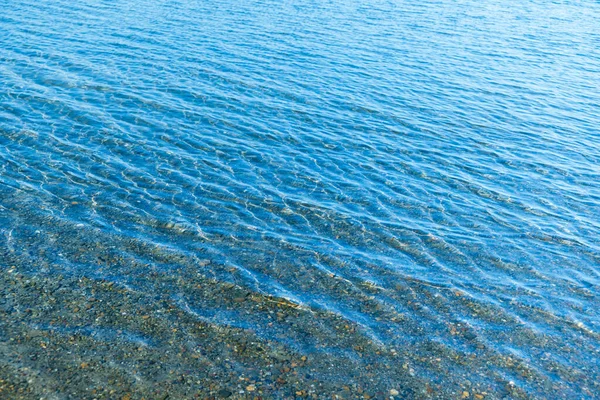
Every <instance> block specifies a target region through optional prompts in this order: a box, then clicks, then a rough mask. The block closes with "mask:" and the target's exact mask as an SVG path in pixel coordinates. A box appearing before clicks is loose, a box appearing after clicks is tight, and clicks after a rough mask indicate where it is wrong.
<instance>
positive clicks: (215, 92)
mask: <svg viewBox="0 0 600 400" xmlns="http://www.w3.org/2000/svg"><path fill="white" fill-rule="evenodd" d="M0 9H1V11H0V269H2V270H4V271H5V272H6V271H8V270H9V269H10V268H18V269H19V270H20V271H21V273H22V274H24V276H26V277H36V276H37V277H41V276H43V277H44V279H49V280H50V281H52V279H54V277H58V276H60V277H77V278H78V279H81V278H85V279H91V280H97V281H106V280H108V281H112V282H115V284H117V285H121V287H122V288H124V289H123V290H129V291H131V292H132V293H138V292H140V293H153V294H156V296H157V298H158V296H160V298H161V299H170V300H169V301H172V304H174V305H175V306H176V307H180V309H181V310H183V311H182V312H186V313H188V314H190V315H191V317H192V318H197V319H198V320H199V321H201V322H202V323H205V324H208V325H211V326H217V327H219V326H222V327H227V328H232V329H241V332H244V331H246V330H250V331H251V332H253V334H256V337H257V340H264V341H269V342H270V343H271V342H272V343H279V344H281V345H283V346H284V347H286V348H288V349H290V351H294V352H297V354H299V355H302V354H304V355H308V356H309V357H312V358H318V357H324V358H323V359H325V358H326V357H330V356H331V357H334V356H335V357H338V358H336V360H348V361H347V362H348V363H350V364H352V363H354V364H352V365H354V367H345V366H344V365H345V364H339V365H336V364H335V363H333V364H332V365H333V367H332V368H334V369H336V370H337V371H338V375H337V378H339V380H337V381H336V380H335V379H336V378H335V376H334V377H332V376H331V375H327V376H325V375H326V374H325V370H324V369H323V368H321V369H319V368H320V367H319V368H315V370H314V371H313V372H312V374H313V375H312V376H313V377H314V379H318V378H319V376H320V374H321V373H322V374H323V379H325V380H330V381H331V382H333V383H334V384H335V385H337V384H339V385H342V383H340V382H342V381H347V380H349V379H350V378H349V377H350V376H352V375H351V373H350V372H347V371H351V370H352V371H359V372H360V371H361V368H362V367H361V365H362V364H361V362H362V361H361V357H363V354H358V353H360V350H357V349H356V348H354V347H353V346H352V345H351V344H348V343H345V342H344V343H342V342H341V341H340V342H339V343H338V342H337V341H336V337H337V336H336V334H334V333H332V332H333V331H334V327H337V326H338V325H339V324H342V325H344V324H350V325H352V326H354V327H356V331H357V332H359V333H360V335H362V336H361V337H363V338H364V340H365V341H367V342H368V343H370V344H372V345H373V346H379V348H381V349H384V350H385V351H391V352H392V353H396V352H398V353H402V354H404V355H405V357H408V358H410V357H411V354H412V355H414V364H410V366H407V365H406V364H405V365H404V367H405V368H401V369H400V370H401V371H402V370H404V371H405V372H406V374H407V376H412V377H414V378H415V379H422V382H428V383H427V384H428V385H429V384H431V385H432V387H433V388H434V390H430V389H428V391H423V392H419V394H418V396H423V397H427V396H435V395H436V394H435V393H438V390H441V391H443V390H446V389H447V390H449V391H450V392H444V393H445V394H444V397H445V396H448V397H451V396H461V395H462V393H463V392H464V391H468V392H469V396H473V395H474V393H478V392H485V396H487V397H502V396H508V397H511V398H512V397H518V395H519V396H523V397H532V398H537V397H550V398H553V397H556V398H594V397H600V394H599V393H600V386H599V385H600V384H599V382H600V361H599V359H600V128H599V127H600V33H599V32H600V4H599V3H598V2H595V1H586V0H583V1H555V2H551V1H542V0H525V1H497V0H483V1H473V0H456V1H452V0H439V1H420V2H410V1H404V0H398V1H382V0H369V1H367V0H349V1H327V0H284V1H272V0H259V1H252V0H251V1H244V2H239V1H231V0H222V1H215V0H204V1H200V0H181V1H160V0H156V1H155V0H151V1H140V0H124V1H118V2H115V1H109V0H105V1H101V0H84V1H76V2H73V1H64V0H53V1H49V0H36V1H30V0H4V1H2V2H0ZM189 269H191V270H192V271H195V273H197V274H199V275H202V277H204V278H206V279H211V280H212V282H215V284H222V283H226V282H229V283H232V284H235V285H236V287H240V288H244V290H247V291H248V292H249V293H250V296H260V297H262V298H267V299H280V300H281V299H285V300H287V301H289V302H291V304H292V305H295V306H297V307H298V308H299V309H300V310H302V311H301V312H304V313H306V315H312V314H314V315H315V316H314V317H310V318H309V317H306V320H303V319H299V320H298V321H297V322H295V323H289V324H288V323H286V321H285V320H280V319H273V320H272V321H271V320H268V319H267V316H268V315H267V314H268V313H266V314H261V312H259V311H253V312H248V310H246V309H242V308H241V307H242V306H237V305H236V304H237V303H235V304H234V305H233V306H231V305H227V306H225V304H224V303H222V302H220V301H218V300H215V301H212V300H210V299H208V298H207V297H203V296H205V295H201V294H197V295H194V296H192V295H191V294H189V293H188V292H186V290H184V289H183V286H181V285H183V283H181V281H183V280H186V279H188V278H186V277H187V276H188V275H185V274H184V273H183V272H182V271H183V270H186V271H187V270H189ZM149 271H152V274H151V273H150V272H149ZM156 273H159V274H163V275H164V276H168V277H169V280H164V281H160V282H159V281H157V278H154V277H153V276H154V275H153V274H156ZM186 274H187V272H186ZM163 275H161V276H163ZM178 277H180V278H181V279H179V280H178ZM204 278H203V279H204ZM61 279H62V278H61ZM165 279H166V278H165ZM5 295H6V294H5ZM206 296H207V295H206ZM17 297H18V296H17ZM207 299H208V300H207ZM17 300H18V299H17ZM209 300H210V301H209ZM148 301H150V302H151V300H148ZM157 301H158V300H157ZM277 301H279V300H277ZM157 304H158V303H157ZM15 307H16V306H15ZM15 309H16V310H19V308H18V307H16V308H15ZM311 313H312V314H311ZM7 315H8V314H7ZM319 316H320V317H319ZM5 318H8V317H6V316H5ZM269 318H271V317H269ZM319 318H320V319H319ZM309 320H310V321H313V322H310V323H309V322H308V321H309ZM23 321H24V322H23V323H25V324H27V319H24V320H23ZM61 321H62V322H56V321H54V322H53V321H46V322H47V324H48V325H49V326H50V325H51V326H54V328H52V327H50V328H47V329H50V330H52V329H59V328H60V329H62V330H63V331H64V330H68V329H82V326H83V325H81V326H80V325H77V323H75V322H73V321H72V320H71V319H70V317H69V316H68V315H67V316H66V317H65V318H64V320H61ZM269 321H271V322H269ZM314 321H321V322H314ZM269 323H270V324H271V325H269ZM36 324H37V325H36V326H38V327H39V326H42V324H41V322H40V321H38V322H36ZM53 324H54V325H53ZM105 325H106V324H104V323H103V322H101V321H100V322H96V323H93V324H91V325H90V324H86V325H85V329H87V330H86V332H88V333H89V332H96V333H97V332H104V331H103V329H107V326H105ZM309 325H310V327H309ZM6 326H7V324H4V323H3V324H0V331H2V329H8V328H6ZM57 327H58V328H57ZM119 332H121V331H119ZM319 332H320V333H319ZM90 334H92V333H90ZM131 335H134V333H131ZM136 335H138V336H140V335H141V336H144V337H145V338H144V339H143V340H147V341H148V342H149V343H155V346H157V347H156V348H157V349H158V350H157V351H160V348H161V347H160V344H156V343H159V342H160V337H158V335H157V337H152V336H153V335H152V334H148V333H146V334H144V335H142V334H140V333H136ZM320 335H321V336H320ZM9 336H10V335H7V334H3V335H0V339H1V341H0V342H1V345H0V347H1V349H2V354H3V355H4V356H6V354H9V353H10V352H11V351H12V347H11V346H13V344H12V343H11V342H10V338H9ZM97 337H99V336H97ZM136 337H137V336H136ZM102 338H103V339H102V340H105V341H107V342H108V343H112V345H114V346H118V345H119V344H118V343H119V340H121V339H119V335H116V336H114V335H113V336H111V335H108V336H107V335H104V336H102ZM98 340H101V339H98ZM140 340H142V339H140ZM221 345H224V344H221ZM390 349H391V350H390ZM384 350H382V352H383V351H384ZM425 359H426V360H425ZM5 360H6V359H5ZM431 360H434V361H431ZM0 362H2V361H0ZM3 362H4V364H5V365H6V366H7V367H6V368H9V367H10V368H16V369H17V370H20V369H23V368H30V369H34V370H35V369H39V368H41V367H39V366H38V365H37V364H35V363H34V362H33V361H31V362H30V361H23V360H21V361H19V362H16V361H15V362H13V361H3ZM339 362H341V361H339ZM436 363H437V364H436ZM438 364H439V365H438ZM346 368H347V371H346ZM353 368H354V369H353ZM40 370H41V369H40ZM2 371H3V370H1V369H0V373H1V372H2ZM375 371H376V374H380V375H382V376H384V375H385V374H386V371H385V368H383V367H382V368H381V369H380V370H379V369H377V368H375ZM523 371H525V372H523ZM329 373H331V371H329ZM49 374H50V375H51V373H49ZM334 375H335V374H334ZM92 376H93V374H92ZM385 376H386V381H385V382H387V383H386V385H387V386H386V385H383V384H382V383H373V388H368V389H375V391H377V390H380V391H382V392H386V393H387V391H388V390H389V388H393V387H394V382H395V381H394V380H395V379H399V380H400V379H401V378H400V377H399V376H398V375H397V373H394V374H389V376H388V375H385ZM465 381H469V384H465ZM388 384H389V385H388ZM435 385H438V386H437V387H436V386H435ZM465 385H466V386H465ZM476 385H480V386H479V389H477V390H476V389H472V388H471V389H469V387H474V386H476ZM367 386H368V385H367ZM236 390H237V389H236ZM236 393H237V391H236ZM240 395H241V394H240Z"/></svg>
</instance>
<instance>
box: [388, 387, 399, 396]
mask: <svg viewBox="0 0 600 400" xmlns="http://www.w3.org/2000/svg"><path fill="white" fill-rule="evenodd" d="M399 394H400V392H399V391H397V390H396V389H392V390H390V396H398V395H399Z"/></svg>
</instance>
